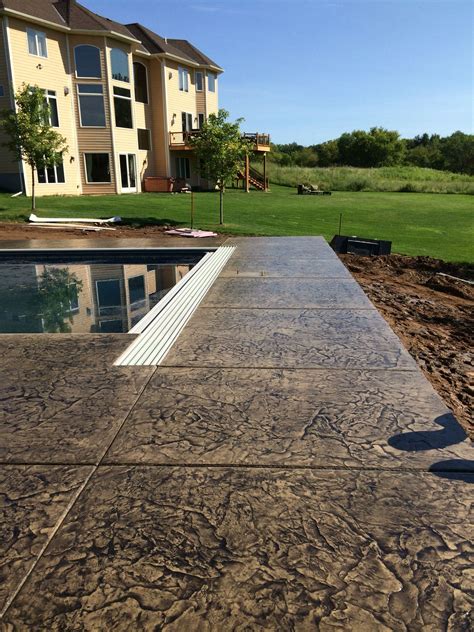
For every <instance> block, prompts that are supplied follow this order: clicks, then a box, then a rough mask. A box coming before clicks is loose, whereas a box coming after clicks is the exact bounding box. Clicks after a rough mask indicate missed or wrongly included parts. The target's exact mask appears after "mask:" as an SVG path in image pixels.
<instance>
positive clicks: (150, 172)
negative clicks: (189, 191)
mask: <svg viewBox="0 0 474 632" xmlns="http://www.w3.org/2000/svg"><path fill="white" fill-rule="evenodd" d="M132 61H133V62H139V63H140V64H143V65H144V66H145V68H146V71H147V78H148V103H138V102H137V101H135V102H134V109H135V133H136V135H137V174H138V178H139V182H140V183H141V184H143V180H144V179H145V178H146V177H148V176H154V175H156V165H155V151H154V149H155V143H154V139H153V108H154V107H155V103H154V101H152V99H153V95H152V90H151V86H150V64H149V62H148V60H145V59H142V58H136V57H134V58H133V60H132ZM158 107H159V108H160V110H161V108H162V102H161V98H160V102H159V104H158ZM162 120H163V118H162ZM161 127H163V123H162V124H161ZM139 129H147V130H149V132H150V145H151V149H150V151H145V150H142V149H138V130H139ZM138 190H139V191H140V190H141V188H140V187H139V189H138Z"/></svg>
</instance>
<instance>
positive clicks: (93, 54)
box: [74, 44, 102, 79]
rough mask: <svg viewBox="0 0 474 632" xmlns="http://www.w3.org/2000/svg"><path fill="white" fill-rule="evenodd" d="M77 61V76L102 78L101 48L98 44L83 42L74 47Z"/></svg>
mask: <svg viewBox="0 0 474 632" xmlns="http://www.w3.org/2000/svg"><path fill="white" fill-rule="evenodd" d="M74 60H75V62H76V77H82V78H83V79H100V78H101V77H102V70H101V67H100V49H98V48H97V47H96V46H89V45H88V44H82V45H81V46H76V48H75V49H74Z"/></svg>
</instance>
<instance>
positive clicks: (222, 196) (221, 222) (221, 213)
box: [219, 188, 224, 226]
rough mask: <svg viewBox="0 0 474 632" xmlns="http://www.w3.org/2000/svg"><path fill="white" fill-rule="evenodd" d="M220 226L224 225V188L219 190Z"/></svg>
mask: <svg viewBox="0 0 474 632" xmlns="http://www.w3.org/2000/svg"><path fill="white" fill-rule="evenodd" d="M219 195H220V199H219V224H220V225H221V226H222V224H223V223H224V188H221V189H219Z"/></svg>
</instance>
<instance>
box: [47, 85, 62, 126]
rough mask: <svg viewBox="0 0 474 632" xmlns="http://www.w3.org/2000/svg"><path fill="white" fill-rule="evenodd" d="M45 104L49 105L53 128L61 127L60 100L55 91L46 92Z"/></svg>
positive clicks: (49, 121) (50, 121) (50, 120)
mask: <svg viewBox="0 0 474 632" xmlns="http://www.w3.org/2000/svg"><path fill="white" fill-rule="evenodd" d="M44 102H45V103H46V104H47V105H49V120H48V123H49V124H50V125H51V127H59V115H58V100H57V98H56V92H55V91H54V90H45V91H44Z"/></svg>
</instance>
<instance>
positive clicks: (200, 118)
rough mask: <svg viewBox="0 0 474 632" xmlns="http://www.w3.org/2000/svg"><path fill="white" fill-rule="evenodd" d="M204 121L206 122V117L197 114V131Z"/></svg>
mask: <svg viewBox="0 0 474 632" xmlns="http://www.w3.org/2000/svg"><path fill="white" fill-rule="evenodd" d="M205 120H206V115H205V114H203V113H202V112H200V113H199V114H198V127H199V129H201V128H202V126H203V125H204V122H205Z"/></svg>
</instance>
